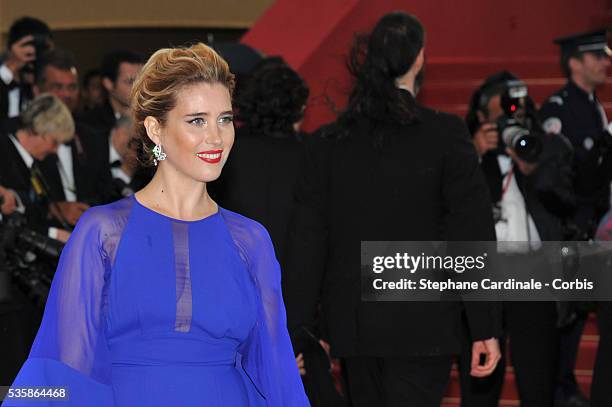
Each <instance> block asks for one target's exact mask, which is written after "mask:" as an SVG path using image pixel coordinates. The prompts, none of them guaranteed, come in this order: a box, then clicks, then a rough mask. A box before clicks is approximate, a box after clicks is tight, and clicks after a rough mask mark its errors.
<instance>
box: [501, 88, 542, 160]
mask: <svg viewBox="0 0 612 407" xmlns="http://www.w3.org/2000/svg"><path fill="white" fill-rule="evenodd" d="M528 96H529V94H528V90H527V85H526V84H525V83H524V82H522V81H520V80H509V81H506V83H505V87H504V91H503V93H502V94H501V99H500V103H501V107H502V110H503V112H504V114H503V115H502V116H501V117H500V118H499V119H498V120H497V131H498V133H499V138H500V143H499V146H500V148H504V147H510V148H512V149H513V150H514V151H515V152H516V155H517V156H518V157H519V158H520V159H521V160H523V161H526V162H529V163H533V162H536V161H537V160H538V158H539V157H540V154H541V153H542V140H541V139H540V137H539V136H538V134H536V133H537V132H534V129H533V125H532V119H531V118H530V117H529V115H528V114H527V113H528V112H527V104H526V101H527V97H528Z"/></svg>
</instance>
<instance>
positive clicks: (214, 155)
mask: <svg viewBox="0 0 612 407" xmlns="http://www.w3.org/2000/svg"><path fill="white" fill-rule="evenodd" d="M221 153H223V150H208V151H200V152H199V153H196V157H198V158H199V159H200V160H202V161H204V162H206V163H209V164H217V163H218V162H220V161H221Z"/></svg>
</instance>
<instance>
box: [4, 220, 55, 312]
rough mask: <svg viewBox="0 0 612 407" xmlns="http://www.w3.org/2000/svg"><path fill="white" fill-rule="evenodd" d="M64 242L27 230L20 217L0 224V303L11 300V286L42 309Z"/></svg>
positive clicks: (24, 222)
mask: <svg viewBox="0 0 612 407" xmlns="http://www.w3.org/2000/svg"><path fill="white" fill-rule="evenodd" d="M63 247H64V245H63V243H61V242H59V241H57V240H54V239H51V238H49V237H47V236H45V235H41V234H39V233H37V232H35V231H33V230H31V229H28V228H27V222H26V219H25V217H24V216H23V215H21V214H12V215H10V216H6V217H3V219H2V222H0V304H1V303H6V302H10V301H12V297H13V296H12V287H13V286H14V287H16V288H19V289H20V290H21V291H22V292H23V293H25V294H26V295H27V297H29V298H30V299H31V300H32V301H33V302H34V303H35V304H37V305H39V306H41V307H42V306H44V304H45V302H46V299H47V295H48V292H49V288H50V286H51V281H52V279H53V274H54V272H55V268H56V267H57V264H58V261H59V257H60V254H61V252H62V249H63Z"/></svg>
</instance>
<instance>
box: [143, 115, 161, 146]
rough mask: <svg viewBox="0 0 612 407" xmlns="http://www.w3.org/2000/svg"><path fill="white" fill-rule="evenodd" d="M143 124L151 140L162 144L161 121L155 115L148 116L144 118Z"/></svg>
mask: <svg viewBox="0 0 612 407" xmlns="http://www.w3.org/2000/svg"><path fill="white" fill-rule="evenodd" d="M143 125H144V127H145V130H146V131H147V136H149V138H150V139H151V141H153V142H154V143H155V144H161V125H160V124H159V121H158V120H157V119H156V118H155V117H153V116H147V117H146V118H145V119H144V122H143Z"/></svg>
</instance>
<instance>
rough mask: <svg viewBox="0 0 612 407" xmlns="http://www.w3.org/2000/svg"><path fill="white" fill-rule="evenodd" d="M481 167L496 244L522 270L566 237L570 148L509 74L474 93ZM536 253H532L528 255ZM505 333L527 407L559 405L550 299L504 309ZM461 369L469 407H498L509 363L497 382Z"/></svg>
mask: <svg viewBox="0 0 612 407" xmlns="http://www.w3.org/2000/svg"><path fill="white" fill-rule="evenodd" d="M466 121H467V124H468V127H469V129H470V131H471V133H472V134H473V143H474V146H475V148H476V150H477V152H478V154H479V156H480V159H481V169H482V171H483V172H484V174H485V177H486V179H487V181H488V184H489V189H490V194H491V203H492V206H493V208H494V215H495V216H494V217H495V221H496V225H495V231H496V236H497V240H498V241H502V242H512V243H511V244H510V243H506V244H504V245H503V246H501V247H502V248H503V249H504V255H505V259H506V261H507V262H508V263H509V264H512V265H514V264H516V265H517V267H520V265H521V264H522V260H524V259H525V256H528V255H536V256H537V250H538V249H539V248H540V247H541V242H542V241H547V240H553V241H555V240H562V237H563V219H564V218H565V217H566V216H568V213H569V212H570V210H571V208H572V207H573V204H574V203H573V196H572V193H571V184H570V181H569V179H570V178H569V177H570V169H569V166H570V158H571V148H570V146H569V145H568V144H567V142H566V140H564V139H563V138H562V137H561V136H556V135H548V134H545V133H544V132H543V131H542V129H541V126H540V124H539V122H538V120H537V117H536V112H535V108H534V105H533V102H532V101H531V99H530V98H529V96H528V93H527V86H526V85H525V84H524V83H523V82H521V81H518V80H517V78H516V77H515V76H514V75H512V74H511V73H509V72H500V73H497V74H495V75H493V76H491V77H489V78H488V79H487V80H486V81H485V83H484V84H483V85H482V86H481V87H480V88H479V89H478V90H477V91H476V92H475V93H474V95H473V96H472V99H471V102H470V111H469V112H468V115H467V117H466ZM529 253H531V254H529ZM503 308H504V320H505V331H506V335H507V336H509V337H510V340H511V344H512V359H513V360H512V361H513V365H514V370H515V374H516V381H517V385H518V391H519V396H520V399H521V405H522V406H543V407H544V406H546V407H550V406H552V405H553V393H554V384H555V375H556V371H557V370H556V366H557V363H556V358H557V352H556V343H557V324H556V323H557V313H556V309H555V304H554V303H551V302H519V301H509V302H505V303H504V304H503ZM470 359H471V355H470V352H469V347H467V346H465V348H464V353H463V355H462V359H461V363H460V370H461V384H462V405H463V406H470V407H472V406H497V405H498V403H499V396H500V392H501V386H502V384H503V380H504V374H505V366H504V365H505V363H500V366H498V368H497V370H496V372H495V373H494V375H493V377H491V378H489V379H487V381H482V380H479V379H475V378H471V377H469V375H468V374H467V373H466V371H465V368H464V367H463V366H464V365H466V364H467V363H468V362H469V360H470Z"/></svg>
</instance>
